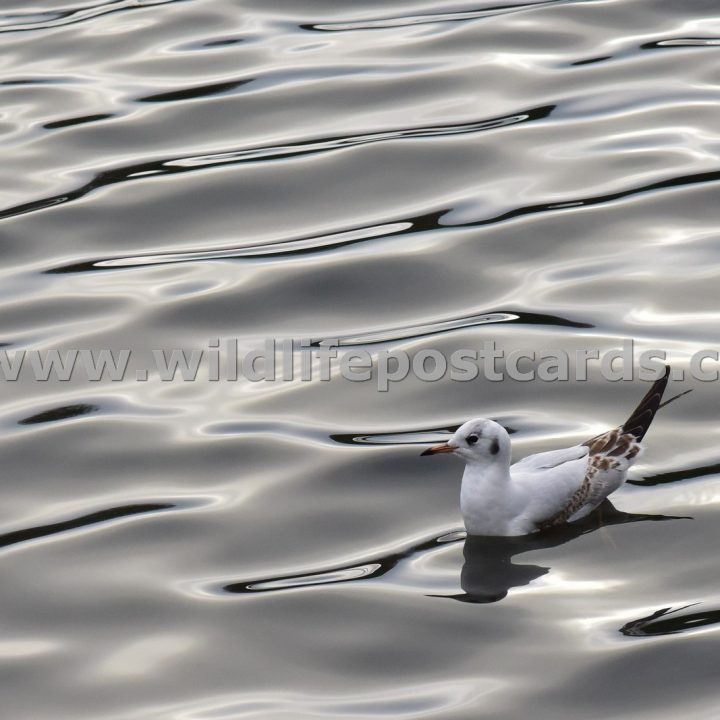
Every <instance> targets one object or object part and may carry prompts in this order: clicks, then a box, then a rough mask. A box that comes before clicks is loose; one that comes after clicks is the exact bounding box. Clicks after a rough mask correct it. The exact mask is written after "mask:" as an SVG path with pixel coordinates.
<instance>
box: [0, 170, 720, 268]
mask: <svg viewBox="0 0 720 720" xmlns="http://www.w3.org/2000/svg"><path fill="white" fill-rule="evenodd" d="M718 181H720V170H710V171H703V172H699V173H693V174H688V175H680V176H675V177H670V178H665V179H663V180H657V181H654V182H650V183H646V184H644V185H638V186H635V187H631V188H626V189H624V190H618V191H615V192H611V193H607V194H605V195H595V196H589V197H584V198H578V199H574V200H567V201H563V202H556V201H553V202H549V203H536V204H533V205H525V206H522V207H518V208H513V209H512V210H506V211H504V212H501V213H499V214H497V215H493V216H490V217H486V218H481V219H478V220H469V221H466V222H460V223H455V224H453V223H449V222H441V220H442V219H443V218H444V217H445V216H446V215H448V214H449V213H450V212H451V210H450V209H448V208H444V209H441V210H435V211H432V212H428V213H426V214H424V215H419V216H416V217H412V218H399V219H394V220H388V221H387V222H385V223H383V224H381V225H367V226H359V227H356V228H352V229H348V230H344V231H339V232H335V233H331V234H329V235H327V234H325V235H314V236H310V237H303V238H299V239H294V238H291V239H287V240H281V241H277V242H273V243H266V244H263V245H256V246H247V247H244V248H241V249H232V250H221V251H207V250H203V251H194V252H192V251H191V252H185V253H172V252H168V253H164V254H156V255H151V256H134V257H130V258H98V259H95V260H86V261H84V262H80V263H71V264H68V265H62V266H59V267H58V266H56V267H52V268H49V269H47V270H45V271H44V272H45V273H48V274H54V273H76V272H90V271H96V270H109V269H118V268H136V267H139V266H143V265H165V264H168V263H176V262H198V261H202V260H210V259H213V260H214V259H226V260H257V259H263V258H270V259H274V258H282V257H296V256H301V255H308V254H316V253H318V252H323V251H327V250H329V249H338V248H341V247H346V246H349V245H354V244H357V243H360V242H364V241H366V240H368V239H387V238H391V237H398V236H401V235H402V236H408V235H414V234H417V233H421V232H427V231H431V230H433V231H434V230H450V229H455V230H458V229H471V228H477V227H484V226H489V225H496V224H501V223H504V222H508V221H510V220H515V219H517V218H521V217H525V216H532V215H543V214H546V213H549V212H554V211H558V210H562V211H565V210H577V209H579V208H587V207H593V206H599V205H605V204H609V203H612V202H616V201H618V200H625V199H627V198H632V197H636V196H640V195H644V194H647V193H651V192H655V191H663V190H676V189H679V188H686V187H693V186H700V185H707V184H712V183H716V182H718ZM57 202H58V201H56V204H57ZM15 214H17V213H15ZM0 217H2V215H0ZM348 237H349V238H350V239H348Z"/></svg>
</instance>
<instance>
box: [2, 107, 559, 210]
mask: <svg viewBox="0 0 720 720" xmlns="http://www.w3.org/2000/svg"><path fill="white" fill-rule="evenodd" d="M554 109H555V106H553V105H546V106H542V107H537V108H531V109H529V110H524V111H520V112H517V113H513V114H511V115H503V116H500V117H493V118H485V119H482V120H473V121H470V122H466V123H452V124H441V125H428V126H423V127H415V128H401V129H397V130H381V131H376V132H370V133H362V134H359V135H340V136H333V137H326V138H320V139H317V140H297V141H291V142H287V143H283V144H281V145H264V146H260V147H251V148H242V149H238V150H231V151H222V152H217V153H203V154H198V155H190V156H178V157H173V158H166V159H163V160H156V161H150V162H141V163H135V164H132V165H124V166H120V167H116V168H112V169H110V170H103V171H100V172H97V173H95V175H94V177H93V179H92V180H90V182H88V183H86V184H84V185H81V186H80V187H78V188H76V189H74V190H71V191H69V192H67V193H61V194H59V195H53V196H50V197H46V198H41V199H39V200H35V201H32V202H27V203H21V204H19V205H14V206H12V207H9V208H6V209H4V210H0V220H4V219H7V218H11V217H16V216H18V215H25V214H27V213H31V212H36V211H39V210H45V209H47V208H50V207H55V206H57V205H62V204H65V203H68V202H72V201H75V200H79V199H81V198H84V197H85V196H86V195H89V194H90V193H91V192H93V191H95V190H99V189H102V188H106V187H109V186H111V185H117V184H119V183H124V182H129V181H134V180H141V179H146V178H148V177H158V176H168V175H179V174H182V173H187V172H195V171H198V170H209V169H213V168H217V167H221V166H223V165H240V164H244V163H257V162H270V161H274V160H285V159H288V158H298V157H306V156H311V155H317V154H320V153H327V152H333V151H339V150H345V149H348V148H351V147H359V146H362V145H369V144H373V143H379V142H387V141H392V140H403V139H419V138H430V137H450V136H458V135H466V134H470V133H475V132H483V131H487V130H495V129H499V128H505V127H508V126H511V125H517V124H519V123H525V122H531V121H535V120H541V119H544V118H546V117H548V116H549V115H550V113H551V112H552V111H553V110H554Z"/></svg>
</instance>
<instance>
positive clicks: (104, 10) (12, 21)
mask: <svg viewBox="0 0 720 720" xmlns="http://www.w3.org/2000/svg"><path fill="white" fill-rule="evenodd" d="M189 1H190V0H110V2H103V3H98V4H97V5H89V6H84V7H72V8H64V9H58V10H39V11H38V10H35V11H32V10H31V11H28V12H24V13H3V14H0V34H2V33H16V32H29V31H32V30H51V29H53V28H58V27H66V26H68V25H77V24H79V23H82V22H87V21H88V20H94V19H96V18H99V17H103V16H105V15H111V14H114V13H118V12H123V11H130V10H142V9H143V8H150V7H158V6H160V5H172V4H177V3H181V2H189Z"/></svg>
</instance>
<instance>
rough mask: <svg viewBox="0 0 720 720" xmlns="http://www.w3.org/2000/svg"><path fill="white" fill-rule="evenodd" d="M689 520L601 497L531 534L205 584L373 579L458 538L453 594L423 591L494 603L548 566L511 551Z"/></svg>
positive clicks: (227, 588) (431, 544)
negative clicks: (578, 516)
mask: <svg viewBox="0 0 720 720" xmlns="http://www.w3.org/2000/svg"><path fill="white" fill-rule="evenodd" d="M680 519H689V518H681V517H675V516H670V515H644V514H636V513H626V512H621V511H619V510H616V509H615V507H614V506H613V505H612V503H611V502H610V501H609V500H606V501H605V502H604V503H603V504H602V505H601V506H600V507H599V508H598V509H597V510H596V511H595V512H593V513H592V514H591V515H589V516H588V517H587V518H585V519H583V520H582V521H578V522H576V523H572V524H570V525H566V526H564V527H560V528H554V529H551V530H547V531H544V532H541V533H536V534H534V535H524V536H521V537H479V536H468V537H466V538H465V534H464V532H462V531H458V530H454V531H451V532H447V533H443V534H441V535H439V536H433V537H430V538H426V539H424V540H422V541H420V542H418V543H415V544H413V545H409V546H405V547H403V548H401V549H399V550H396V551H393V552H390V553H387V554H385V555H378V556H374V557H371V558H368V559H366V560H363V561H360V562H355V563H347V564H342V565H336V566H334V567H331V568H326V569H323V570H319V571H314V572H313V571H309V572H300V573H293V574H288V575H278V576H275V577H267V578H257V579H253V580H243V581H238V582H233V583H229V584H225V585H213V586H211V587H209V588H208V590H209V591H210V592H212V593H232V594H238V595H249V594H258V593H269V592H281V591H288V590H298V589H301V588H306V587H313V586H314V587H318V586H328V585H337V584H341V583H351V582H360V581H365V580H370V579H376V578H379V577H382V576H383V575H386V574H387V573H389V572H390V571H391V570H393V569H394V568H395V567H397V566H398V565H399V564H400V563H405V562H408V561H410V560H416V559H417V558H419V557H421V556H423V555H425V554H427V553H429V552H432V551H434V550H437V548H438V547H439V546H442V545H450V544H455V543H458V542H462V540H463V538H465V544H464V547H463V555H464V558H465V560H464V563H463V567H462V571H461V574H460V586H461V588H462V590H463V592H462V593H460V594H458V595H428V597H441V598H449V599H452V600H459V601H461V602H468V603H480V604H484V603H493V602H497V601H498V600H502V599H503V598H504V597H506V595H507V594H508V592H509V591H510V589H511V588H514V587H521V586H523V585H528V584H529V583H531V582H532V581H533V580H535V579H536V578H538V577H541V576H542V575H545V574H546V573H548V572H549V571H550V568H547V567H542V566H540V565H515V564H514V563H513V559H514V558H515V556H516V555H520V554H522V553H526V552H530V551H532V550H542V549H547V548H553V547H558V546H560V545H564V544H565V543H567V542H570V541H571V540H574V539H575V538H578V537H580V536H581V535H585V534H587V533H590V532H594V531H596V530H599V529H601V528H603V527H609V526H611V525H622V524H625V523H632V522H645V521H652V522H657V521H664V520H680Z"/></svg>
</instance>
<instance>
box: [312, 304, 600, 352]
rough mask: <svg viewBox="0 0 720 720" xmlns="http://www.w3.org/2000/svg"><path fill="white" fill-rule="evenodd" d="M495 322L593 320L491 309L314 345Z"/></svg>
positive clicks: (573, 323)
mask: <svg viewBox="0 0 720 720" xmlns="http://www.w3.org/2000/svg"><path fill="white" fill-rule="evenodd" d="M496 323H505V324H509V323H516V324H520V325H550V326H553V327H569V328H592V327H594V326H593V325H592V324H590V323H584V322H579V321H577V320H570V319H568V318H564V317H560V316H558V315H549V314H546V313H532V312H521V311H517V310H489V311H487V312H482V313H473V314H472V315H463V316H461V317H456V318H450V319H448V320H438V321H436V322H432V323H422V324H414V325H404V326H401V327H394V328H388V329H387V330H377V331H374V332H367V333H359V334H356V335H345V336H343V337H339V338H332V339H329V338H328V339H326V338H322V339H313V340H312V341H311V343H310V345H311V346H312V347H319V346H321V345H328V344H331V340H332V344H333V345H337V346H339V347H354V346H358V345H374V344H376V343H384V342H395V341H397V340H416V339H418V338H421V337H426V336H428V335H439V334H440V333H447V332H452V331H453V330H466V329H468V328H473V327H479V326H481V325H492V324H496Z"/></svg>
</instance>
